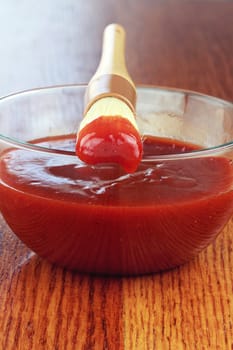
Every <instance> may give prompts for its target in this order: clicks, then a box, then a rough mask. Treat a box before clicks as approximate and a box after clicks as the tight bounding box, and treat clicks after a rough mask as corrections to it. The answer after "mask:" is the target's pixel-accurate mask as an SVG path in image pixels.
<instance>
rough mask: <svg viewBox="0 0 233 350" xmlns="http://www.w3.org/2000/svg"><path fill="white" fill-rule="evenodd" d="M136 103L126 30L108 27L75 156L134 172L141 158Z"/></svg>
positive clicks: (90, 88)
mask: <svg viewBox="0 0 233 350" xmlns="http://www.w3.org/2000/svg"><path fill="white" fill-rule="evenodd" d="M135 104H136V89H135V85H134V83H133V81H132V79H131V78H130V76H129V73H128V71H127V68H126V64H125V31H124V29H123V28H122V27H121V26H120V25H118V24H110V25H109V26H107V27H106V29H105V31H104V36H103V48H102V56H101V60H100V63H99V66H98V68H97V71H96V73H95V74H94V76H93V77H92V79H91V80H90V82H89V84H88V86H87V90H86V95H85V111H84V118H83V119H82V121H81V123H80V127H79V131H78V135H77V142H76V154H77V156H78V157H79V158H80V159H81V160H82V161H84V162H86V163H88V164H92V165H94V164H99V163H117V164H119V165H120V166H121V167H123V168H124V169H125V171H126V172H128V173H131V172H134V171H135V170H136V169H137V167H138V164H139V163H140V161H141V158H142V140H141V136H140V133H139V130H138V126H137V124H136V120H135Z"/></svg>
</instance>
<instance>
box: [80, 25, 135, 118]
mask: <svg viewBox="0 0 233 350" xmlns="http://www.w3.org/2000/svg"><path fill="white" fill-rule="evenodd" d="M107 96H112V97H117V98H120V99H121V100H123V101H125V102H126V103H127V104H128V106H129V107H130V108H131V109H132V111H133V112H134V109H135V103H136V89H135V86H134V83H133V81H132V79H131V78H130V75H129V73H128V71H127V68H126V64H125V31H124V29H123V28H122V27H121V26H120V25H118V24H110V25H108V26H107V27H106V28H105V31H104V37H103V48H102V56H101V60H100V63H99V66H98V68H97V71H96V73H95V74H94V76H93V77H92V79H91V80H90V82H89V84H88V87H87V90H86V96H85V104H86V112H87V111H88V109H89V108H90V107H91V106H92V104H93V103H94V102H95V101H96V100H98V99H100V98H102V97H107Z"/></svg>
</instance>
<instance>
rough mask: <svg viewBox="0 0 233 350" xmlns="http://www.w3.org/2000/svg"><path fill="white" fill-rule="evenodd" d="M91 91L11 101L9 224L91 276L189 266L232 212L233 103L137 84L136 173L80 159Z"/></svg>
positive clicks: (1, 181) (5, 143)
mask: <svg viewBox="0 0 233 350" xmlns="http://www.w3.org/2000/svg"><path fill="white" fill-rule="evenodd" d="M84 93H85V86H80V85H72V86H59V87H50V88H42V89H35V90H31V91H26V92H22V93H18V94H15V95H11V96H8V97H5V98H2V99H1V100H0V131H1V135H0V162H1V166H0V210H1V213H2V215H3V217H4V219H5V220H6V222H7V223H8V225H9V227H10V228H11V229H12V231H13V232H14V233H15V234H16V235H17V236H18V237H19V238H20V239H21V240H22V241H23V242H24V243H25V244H26V245H27V246H28V247H29V248H31V249H32V250H33V251H35V252H36V253H37V254H38V255H39V256H41V257H44V258H46V259H47V260H49V261H51V262H53V263H56V264H58V265H61V266H65V267H67V268H70V269H74V270H77V271H81V272H88V273H98V274H109V275H137V274H145V273H152V272H156V271H161V270H165V269H169V268H173V267H175V266H178V265H180V264H183V263H185V262H187V261H189V260H190V259H192V258H193V257H194V256H195V255H196V254H198V253H199V252H200V251H201V250H202V249H203V248H205V247H206V246H207V245H208V244H209V243H211V242H212V241H213V240H214V239H215V237H216V236H217V234H218V233H219V232H221V230H222V229H223V227H224V225H225V224H226V223H227V221H228V220H229V219H230V217H231V215H232V211H233V191H232V182H233V169H232V159H233V143H232V140H233V104H231V103H229V102H226V101H223V100H220V99H216V98H212V97H209V96H205V95H202V94H198V93H194V92H190V91H182V90H175V89H163V88H157V87H143V86H141V87H137V94H138V99H137V107H136V112H137V116H136V119H137V123H138V126H139V129H140V133H141V135H142V138H143V140H144V147H145V148H144V156H143V160H142V162H141V164H140V166H139V169H138V170H137V171H136V172H135V173H133V174H126V173H124V171H123V170H122V169H120V168H119V167H118V166H117V165H114V164H108V165H106V164H101V165H98V166H90V165H86V164H84V163H82V162H81V161H80V160H79V159H78V158H77V157H76V156H75V153H74V145H75V134H76V132H77V130H78V126H79V123H80V121H81V119H82V115H83V99H84ZM158 143H159V146H158ZM156 145H157V146H158V147H157V146H156ZM156 147H157V148H156Z"/></svg>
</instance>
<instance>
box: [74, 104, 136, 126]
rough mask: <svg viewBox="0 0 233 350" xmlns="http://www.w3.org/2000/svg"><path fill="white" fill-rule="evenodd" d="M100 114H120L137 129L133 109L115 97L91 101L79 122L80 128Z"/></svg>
mask: <svg viewBox="0 0 233 350" xmlns="http://www.w3.org/2000/svg"><path fill="white" fill-rule="evenodd" d="M100 116H109V117H112V116H121V117H122V118H125V119H127V120H128V121H129V122H130V123H131V124H132V125H133V126H134V127H135V129H136V130H138V126H137V124H136V121H135V116H134V113H133V111H132V110H131V109H130V107H129V106H128V105H127V104H126V103H125V102H124V101H123V100H121V99H119V98H116V97H103V98H101V99H99V100H97V101H96V102H95V103H93V105H92V106H91V107H90V109H89V110H88V111H87V113H86V115H85V117H84V118H83V120H82V122H81V123H80V130H81V129H82V128H84V127H85V126H86V125H87V124H89V123H90V122H92V121H93V120H95V119H97V118H98V117H100Z"/></svg>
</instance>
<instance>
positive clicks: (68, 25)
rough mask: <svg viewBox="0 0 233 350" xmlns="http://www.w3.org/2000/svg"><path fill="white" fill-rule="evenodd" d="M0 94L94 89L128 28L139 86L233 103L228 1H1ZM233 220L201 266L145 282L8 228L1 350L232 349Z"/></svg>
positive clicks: (1, 270)
mask: <svg viewBox="0 0 233 350" xmlns="http://www.w3.org/2000/svg"><path fill="white" fill-rule="evenodd" d="M0 9H1V10H0V43H1V46H0V47H1V56H0V94H1V95H4V94H7V93H10V92H14V91H17V90H22V89H28V88H32V87H38V86H44V85H53V84H65V83H76V82H77V83H78V82H86V81H88V80H89V78H90V77H91V75H92V74H93V73H94V71H95V69H96V66H97V63H98V60H99V56H100V50H101V47H100V43H101V36H102V31H103V29H104V27H105V25H106V24H108V23H110V22H119V23H121V24H122V25H123V26H124V27H125V28H126V31H127V60H128V66H129V71H130V74H131V75H132V76H133V77H134V79H135V81H136V82H137V83H144V84H160V85H166V86H177V87H180V88H187V89H194V90H198V91H201V92H204V93H207V94H212V95H216V96H219V97H222V98H226V99H228V100H233V91H232V81H233V60H232V57H233V24H232V18H233V3H232V2H231V1H207V0H206V1H191V0H190V1H188V0H187V1H175V0H173V1H167V0H164V1H162V0H161V1H160V0H144V1H140V0H125V1H123V0H119V1H114V0H102V1H95V0H87V1H80V0H67V1H65V0H57V1H56V3H55V2H53V1H47V0H41V1H40V2H36V1H29V0H24V1H20V2H17V1H16V0H11V1H8V2H5V1H3V0H1V1H0ZM232 232H233V221H231V222H230V223H229V224H228V225H227V226H226V228H225V230H224V231H223V232H222V233H221V235H220V236H219V237H218V238H217V240H216V241H215V242H214V243H213V244H212V245H211V246H209V247H208V249H206V250H205V251H203V252H202V253H201V254H200V255H199V256H198V257H197V258H196V259H195V260H193V261H191V262H190V263H189V264H186V265H184V266H181V267H180V268H177V269H174V270H172V271H168V272H164V273H160V274H155V275H150V276H142V277H137V278H104V277H97V276H88V275H81V274H76V273H72V272H70V271H67V270H63V269H61V268H58V267H55V266H52V265H50V264H49V263H47V262H46V261H44V260H42V259H40V258H38V257H37V256H36V255H34V253H32V252H30V251H29V249H27V248H26V247H25V246H24V245H23V244H22V243H21V242H20V241H19V240H18V239H17V238H16V237H15V236H14V235H13V233H12V232H11V231H10V229H9V228H8V227H7V225H6V224H5V223H4V221H3V220H2V219H1V220H0V350H15V349H16V350H18V349H19V350H28V349H30V350H31V349H32V350H40V349H41V350H43V349H45V350H47V349H49V350H50V349H53V350H63V349H68V350H69V349H72V350H73V349H75V350H76V349H78V350H79V349H81V350H92V349H98V350H99V349H110V350H112V349H117V350H121V349H127V350H138V349H140V350H144V349H145V350H147V349H148V350H152V349H156V350H157V349H158V350H160V349H161V350H194V349H198V350H202V349H203V350H206V349H210V350H215V349H216V350H217V349H219V350H232V349H233V241H232Z"/></svg>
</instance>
